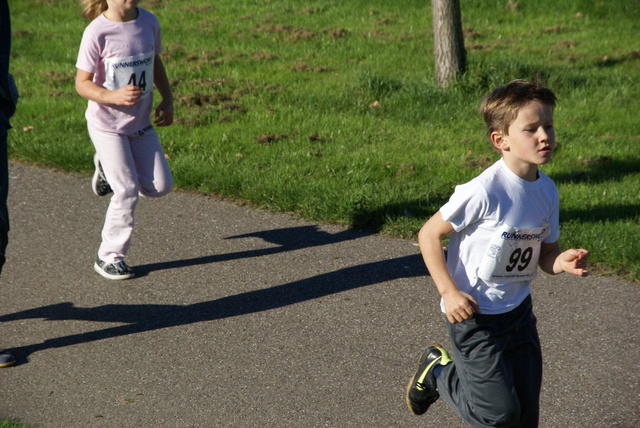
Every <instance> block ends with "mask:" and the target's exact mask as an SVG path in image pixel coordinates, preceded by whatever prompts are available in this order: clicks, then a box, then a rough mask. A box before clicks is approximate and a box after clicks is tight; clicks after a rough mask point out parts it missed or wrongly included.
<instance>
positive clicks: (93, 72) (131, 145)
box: [76, 0, 173, 279]
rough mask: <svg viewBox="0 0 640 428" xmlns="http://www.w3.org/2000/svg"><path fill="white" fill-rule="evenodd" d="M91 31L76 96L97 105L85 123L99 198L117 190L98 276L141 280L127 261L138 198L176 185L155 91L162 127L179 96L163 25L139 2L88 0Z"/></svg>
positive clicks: (156, 194) (105, 230) (86, 38)
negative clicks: (163, 54)
mask: <svg viewBox="0 0 640 428" xmlns="http://www.w3.org/2000/svg"><path fill="white" fill-rule="evenodd" d="M83 4H84V6H85V8H84V13H83V16H84V17H85V18H90V19H92V20H93V21H92V22H91V23H90V24H89V26H88V27H87V28H86V29H85V31H84V34H83V36H82V43H81V44H80V51H79V53H78V61H77V63H76V67H77V72H76V90H77V92H78V93H79V94H80V95H81V96H83V97H85V98H87V99H88V100H89V106H88V108H87V111H86V114H85V117H86V118H87V126H88V129H89V135H90V136H91V140H92V141H93V145H94V146H95V149H96V156H95V157H94V163H95V166H96V172H95V174H94V177H93V181H92V185H93V191H94V192H95V193H96V194H97V195H99V196H104V195H106V194H108V193H110V192H111V191H112V190H113V197H112V198H111V201H110V203H109V208H108V210H107V215H106V217H105V222H104V227H103V229H102V243H101V245H100V248H99V249H98V257H97V258H96V261H95V264H94V269H95V271H96V272H98V273H99V274H100V275H102V276H103V277H105V278H108V279H127V278H131V277H133V276H134V272H133V270H132V269H131V268H130V267H129V266H128V265H127V264H126V263H125V261H124V257H125V255H126V253H127V250H128V248H129V244H130V242H131V234H132V232H133V223H134V221H133V214H134V210H135V206H136V204H137V202H138V195H143V196H147V197H160V196H163V195H166V194H167V193H169V192H170V191H171V188H172V185H173V178H172V177H171V172H170V171H169V165H168V164H167V160H166V159H165V156H164V152H163V151H162V147H161V146H160V141H159V139H158V134H157V133H156V131H155V129H153V125H152V124H151V119H150V115H151V110H152V108H153V87H154V85H155V87H156V88H157V89H158V92H159V93H160V95H161V96H162V101H161V102H160V103H159V104H158V107H157V108H156V110H155V115H156V120H155V121H154V124H155V125H157V126H168V125H171V124H172V123H173V95H172V93H171V87H170V85H169V80H168V79H167V75H166V73H165V69H164V65H163V63H162V60H161V59H160V56H159V54H160V51H161V50H162V45H161V37H160V25H159V23H158V20H157V19H156V17H155V16H154V15H153V14H151V13H150V12H147V11H146V10H144V9H142V8H139V7H138V0H83Z"/></svg>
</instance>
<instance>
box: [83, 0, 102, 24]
mask: <svg viewBox="0 0 640 428" xmlns="http://www.w3.org/2000/svg"><path fill="white" fill-rule="evenodd" d="M80 5H81V6H82V7H83V9H82V17H83V18H87V19H91V20H94V19H96V18H97V17H98V16H100V14H101V13H102V12H104V11H105V10H107V9H108V7H109V5H108V4H107V0H80Z"/></svg>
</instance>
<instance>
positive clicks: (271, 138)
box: [256, 134, 289, 145]
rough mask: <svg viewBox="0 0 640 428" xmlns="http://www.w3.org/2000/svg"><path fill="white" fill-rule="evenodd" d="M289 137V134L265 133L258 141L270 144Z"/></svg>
mask: <svg viewBox="0 0 640 428" xmlns="http://www.w3.org/2000/svg"><path fill="white" fill-rule="evenodd" d="M287 138H289V136H288V135H287V134H263V135H261V136H259V137H258V138H256V143H258V144H263V145H269V144H273V143H277V142H279V141H283V140H286V139H287Z"/></svg>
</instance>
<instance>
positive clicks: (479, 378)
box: [406, 80, 589, 427]
mask: <svg viewBox="0 0 640 428" xmlns="http://www.w3.org/2000/svg"><path fill="white" fill-rule="evenodd" d="M555 103H556V96H555V95H554V94H553V92H552V91H551V90H549V89H547V88H544V87H542V86H540V85H538V84H536V83H530V82H527V81H524V80H515V81H512V82H510V83H509V84H507V85H506V86H503V87H500V88H498V89H496V90H494V91H493V92H492V93H491V94H489V95H488V96H487V97H486V98H485V99H484V101H483V103H482V106H481V109H480V110H481V113H482V115H483V117H484V120H485V123H486V125H487V130H488V134H489V139H490V140H491V143H492V144H493V145H494V147H495V148H496V149H497V150H498V151H500V152H501V153H502V158H501V159H500V160H499V161H497V162H496V163H495V164H493V165H492V166H490V167H489V168H487V169H486V170H485V171H484V172H482V173H481V174H480V175H479V176H478V177H476V178H475V179H473V180H471V181H470V182H468V183H466V184H463V185H460V186H457V187H456V189H455V192H454V194H453V195H452V196H451V198H450V199H449V201H448V202H447V203H446V204H445V205H444V206H442V207H441V208H440V210H439V211H438V212H437V213H436V214H435V215H434V216H433V217H431V218H430V219H429V220H428V221H427V223H426V224H425V225H424V226H423V227H422V229H421V230H420V233H419V235H418V242H419V244H420V251H421V253H422V256H423V258H424V261H425V264H426V265H427V268H428V270H429V273H430V275H431V277H432V278H433V281H434V282H435V284H436V287H437V289H438V291H439V293H440V295H441V296H442V299H441V303H440V306H441V309H442V311H443V312H444V313H445V314H446V318H447V328H448V332H449V338H450V340H451V346H452V348H453V352H452V355H451V357H449V355H448V354H447V352H446V351H445V350H444V349H443V348H442V346H440V345H433V346H430V347H428V348H427V349H426V351H425V352H424V353H423V354H422V357H421V359H420V361H419V367H418V370H417V372H416V374H415V376H414V377H413V378H412V379H411V381H410V382H409V386H408V387H407V391H406V401H407V405H408V407H409V410H410V411H411V412H412V413H414V414H417V415H420V414H423V413H424V412H426V411H427V409H428V408H429V406H430V405H431V404H433V403H434V402H435V401H436V400H437V399H438V397H442V399H443V400H444V401H445V402H446V403H447V404H448V405H449V406H450V407H451V408H452V409H453V410H455V411H456V412H457V413H458V414H459V415H460V416H461V417H462V418H463V419H464V420H465V421H467V422H468V423H469V424H471V425H472V426H474V427H496V426H499V427H537V426H538V420H539V396H540V387H541V381H542V354H541V351H540V341H539V338H538V332H537V328H536V318H535V316H534V315H533V312H532V304H531V296H530V291H531V289H530V284H531V281H532V280H533V279H534V278H535V276H536V270H537V267H538V266H540V268H541V269H542V270H543V271H545V272H547V273H549V274H559V273H561V272H569V273H572V274H575V275H578V276H587V275H588V272H587V271H586V265H587V259H588V257H589V252H588V251H587V250H583V249H571V250H566V251H564V252H561V250H560V246H559V244H558V238H559V226H558V222H559V219H558V217H559V216H558V211H559V198H558V191H557V189H556V187H555V185H554V184H553V182H552V181H551V179H549V178H548V177H547V176H546V175H545V174H544V173H542V172H541V171H539V170H538V166H539V165H544V164H546V163H548V162H549V161H551V153H552V151H553V149H554V147H555V145H556V141H555V132H554V128H553V109H554V107H555ZM446 235H450V239H449V245H448V255H447V258H446V260H445V255H444V253H443V251H442V244H441V240H442V239H443V237H445V236H446Z"/></svg>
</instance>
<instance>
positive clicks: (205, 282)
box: [0, 164, 640, 428]
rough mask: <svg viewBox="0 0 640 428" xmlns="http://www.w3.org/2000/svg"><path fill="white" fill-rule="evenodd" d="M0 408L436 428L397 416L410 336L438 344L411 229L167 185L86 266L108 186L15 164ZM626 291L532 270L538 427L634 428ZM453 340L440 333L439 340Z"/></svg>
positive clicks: (134, 421) (444, 424)
mask: <svg viewBox="0 0 640 428" xmlns="http://www.w3.org/2000/svg"><path fill="white" fill-rule="evenodd" d="M10 174H11V190H10V197H9V201H10V209H11V219H12V230H11V234H10V238H11V241H10V245H9V252H8V262H7V265H6V267H5V271H4V272H3V276H2V279H1V283H2V287H1V290H2V298H1V299H0V302H1V303H0V311H1V312H0V343H1V344H2V345H3V346H4V347H6V348H12V349H13V351H14V352H15V353H16V354H17V355H18V356H19V360H20V361H19V365H17V366H15V367H12V368H8V369H2V370H0V385H1V388H0V417H2V416H3V417H10V418H17V419H20V420H21V421H23V422H25V423H30V424H35V425H37V426H42V427H74V428H76V427H77V428H85V427H110V428H111V427H253V426H260V427H439V428H456V427H464V426H465V425H464V424H463V423H462V421H461V420H460V419H459V418H458V416H456V415H455V414H454V413H453V412H452V411H451V410H450V409H449V408H448V407H447V406H446V405H445V404H444V403H442V402H441V401H440V402H438V403H436V404H435V405H434V406H433V407H432V408H431V409H430V410H429V412H428V413H427V415H424V416H420V417H418V416H413V415H411V414H410V413H409V412H408V411H407V409H406V407H405V403H404V390H405V386H406V384H407V382H408V380H409V378H410V377H411V376H412V374H413V372H414V370H415V366H416V361H417V358H418V356H419V355H420V353H421V352H422V349H423V348H424V347H425V346H427V345H429V344H430V343H432V342H436V341H441V342H444V343H447V339H446V333H445V330H444V326H443V318H442V316H441V315H440V313H439V309H438V298H437V294H436V291H435V287H434V286H433V284H432V281H431V279H430V278H429V277H428V276H427V275H426V271H425V268H424V267H423V265H422V262H421V259H420V257H419V255H418V249H417V247H416V246H415V245H414V244H413V243H412V242H410V241H406V240H400V239H391V238H386V237H381V236H377V235H368V234H365V233H361V232H357V231H351V230H346V229H344V228H340V227H336V226H326V225H318V224H315V223H310V222H307V221H301V220H299V219H296V218H293V217H292V216H289V215H284V214H269V213H265V212H261V211H259V210H254V209H251V208H249V207H242V206H236V205H233V204H230V203H227V202H223V201H219V200H215V199H211V198H207V197H204V196H198V195H194V194H191V193H187V192H174V193H172V194H171V195H168V196H166V197H165V198H162V199H159V200H152V199H143V200H141V201H140V204H139V205H138V211H137V226H136V231H135V235H134V240H133V245H132V247H131V250H130V252H129V256H128V258H127V261H128V262H129V263H130V264H131V265H133V266H135V267H136V269H137V270H138V272H140V273H141V274H142V276H141V277H139V278H136V279H134V280H129V281H121V282H117V281H109V280H106V279H103V278H102V277H100V276H98V275H97V274H96V273H95V272H94V271H93V268H92V265H93V261H94V257H95V253H96V250H97V247H98V244H99V239H100V228H101V224H102V219H103V216H104V213H105V210H106V207H107V204H108V198H98V197H96V196H94V195H93V193H92V192H91V189H90V178H89V177H87V176H83V175H77V174H66V173H60V172H54V171H51V170H46V169H41V168H36V167H31V166H25V165H20V164H12V166H11V169H10ZM639 303H640V286H639V285H638V284H631V283H626V282H623V281H620V280H618V279H615V278H605V277H589V278H582V279H581V278H576V277H572V276H570V275H566V274H565V275H560V276H556V277H549V276H546V275H544V274H541V275H539V277H538V280H537V286H536V287H535V291H534V305H535V308H536V313H537V315H538V319H539V329H540V333H541V339H542V344H543V352H544V356H545V365H544V369H545V375H544V384H543V391H542V413H541V426H542V427H554V428H555V427H563V428H564V427H626V428H631V427H638V426H640V411H639V402H640V401H639V398H638V394H639V392H640V391H639V389H638V383H639V379H640V374H639V371H638V368H639V361H640V352H639V351H638V331H639V328H640V323H639V316H638V304H639ZM447 347H448V344H447Z"/></svg>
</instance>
